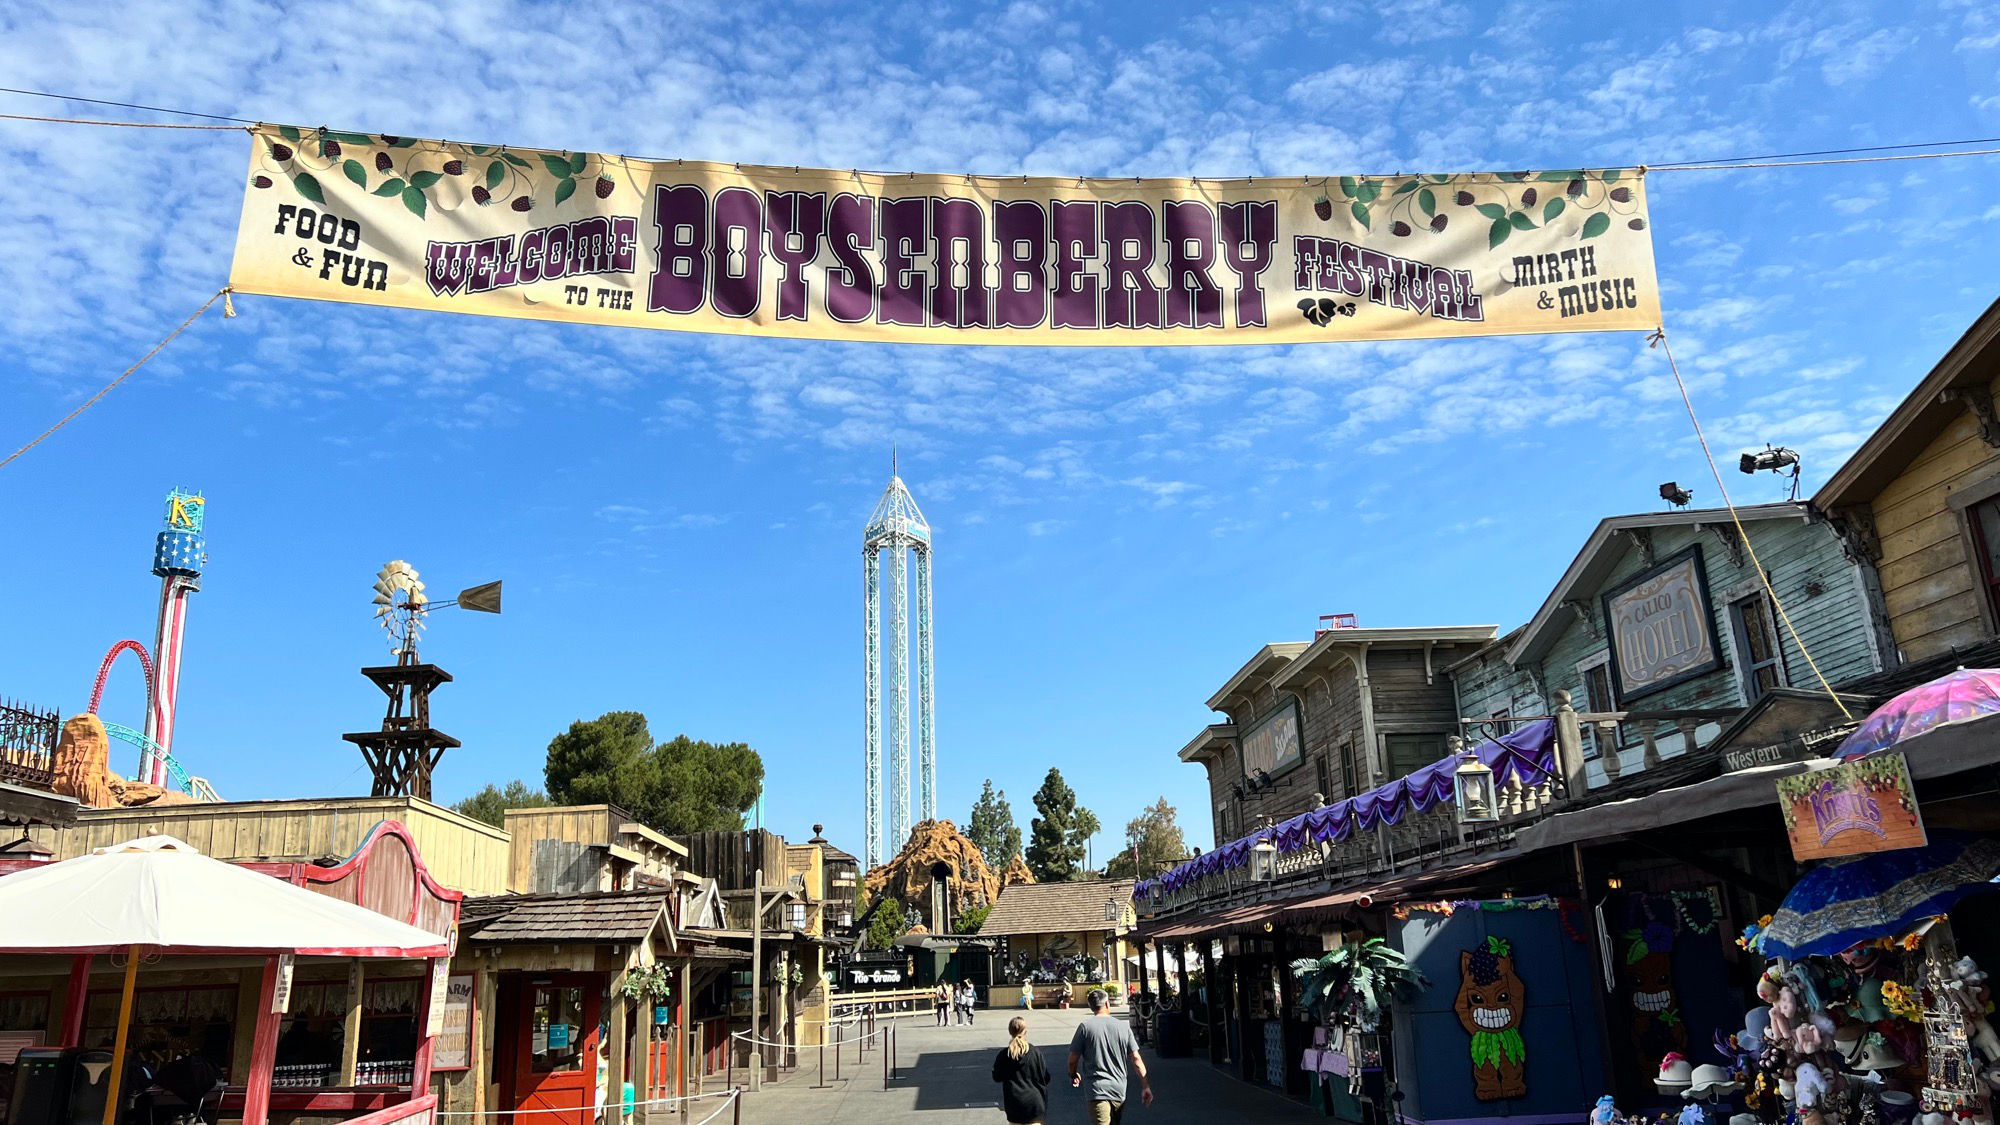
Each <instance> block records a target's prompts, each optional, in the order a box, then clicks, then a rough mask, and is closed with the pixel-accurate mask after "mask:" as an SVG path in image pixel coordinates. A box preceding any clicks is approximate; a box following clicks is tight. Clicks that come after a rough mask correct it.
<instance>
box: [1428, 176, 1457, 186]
mask: <svg viewBox="0 0 2000 1125" xmlns="http://www.w3.org/2000/svg"><path fill="white" fill-rule="evenodd" d="M1424 179H1426V180H1429V181H1430V182H1432V183H1434V184H1448V183H1450V182H1451V177H1450V176H1425V177H1424Z"/></svg>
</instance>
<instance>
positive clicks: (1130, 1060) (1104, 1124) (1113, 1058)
mask: <svg viewBox="0 0 2000 1125" xmlns="http://www.w3.org/2000/svg"><path fill="white" fill-rule="evenodd" d="M1089 1003H1090V1018H1088V1019H1086V1020H1084V1021H1083V1022H1082V1023H1080V1024H1078V1025H1077V1026H1076V1034H1075V1035H1074V1036H1072V1037H1071V1038H1070V1041H1069V1084H1070V1085H1071V1086H1083V1085H1084V1082H1085V1079H1086V1077H1087V1078H1088V1079H1089V1085H1088V1086H1087V1087H1085V1089H1084V1091H1083V1097H1084V1104H1085V1105H1086V1106H1088V1107H1089V1109H1090V1125H1118V1122H1119V1120H1120V1119H1121V1118H1122V1117H1123V1116H1124V1113H1125V1079H1126V1074H1127V1066H1128V1064H1129V1066H1130V1069H1131V1070H1133V1071H1137V1072H1138V1075H1139V1101H1140V1104H1142V1105H1152V1104H1153V1084H1152V1083H1151V1082H1148V1081H1147V1080H1146V1061H1145V1060H1144V1059H1142V1058H1140V1057H1139V1042H1138V1040H1136V1039H1134V1038H1132V1029H1131V1028H1130V1027H1128V1026H1127V1025H1126V1023H1125V1021H1124V1020H1120V1019H1114V1018H1112V1017H1111V1016H1110V1015H1109V1014H1108V1013H1107V1011H1106V1009H1108V1008H1109V1007H1110V1004H1111V1000H1110V997H1108V996H1106V995H1105V994H1104V990H1103V989H1101V988H1093V989H1091V990H1090V996H1089ZM1078 1064H1081V1065H1082V1070H1081V1072H1079V1070H1078Z"/></svg>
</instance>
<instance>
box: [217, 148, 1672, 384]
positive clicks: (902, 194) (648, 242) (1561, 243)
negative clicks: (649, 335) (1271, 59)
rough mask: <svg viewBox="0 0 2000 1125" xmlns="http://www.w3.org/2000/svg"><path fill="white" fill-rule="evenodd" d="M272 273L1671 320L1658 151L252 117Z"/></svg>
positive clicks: (704, 322)
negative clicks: (765, 140)
mask: <svg viewBox="0 0 2000 1125" xmlns="http://www.w3.org/2000/svg"><path fill="white" fill-rule="evenodd" d="M252 133H253V136H252V140H251V153H250V167H249V171H248V173H247V176H246V187H245V191H244V198H243V211H242V218H241V222H240V225H239V227H238V231H237V240H236V254H235V260H234V263H233V265H232V266H231V270H230V284H231V285H232V286H234V287H235V288H236V289H237V290H238V291H241V292H245V293H267V294H272V295H276V296H283V297H305V298H312V299H318V300H332V301H344V302H350V303H356V304H368V305H388V306H395V307H401V308H419V309H448V310H452V311H457V312H469V313H483V314H486V315H490V316H513V317H525V318H529V319H536V320H557V321H574V322H582V323H594V324H612V325H622V326H626V327H641V328H668V329H680V330H686V331H700V332H726V333H737V334H746V335H761V336H783V337H796V338H813V339H831V340H885V341H910V342H924V343H952V344H966V343H1004V344H1040V345H1048V344H1086V345H1100V344H1140V345H1157V344H1216V343H1247V344H1277V343H1318V342H1323V341H1329V340H1383V339H1399V338H1417V337H1444V336H1492V335H1511V334H1521V333H1543V332H1588V331H1606V330H1630V329H1651V328H1654V327H1656V326H1658V324H1659V322H1660V308H1659V305H1660V299H1659V287H1658V283H1657V281H1656V279H1655V277H1654V270H1653V248H1652V234H1651V231H1650V227H1649V222H1650V219H1649V216H1648V214H1647V209H1646V189H1645V183H1644V180H1643V177H1642V176H1641V175H1640V174H1639V173H1637V172H1636V171H1633V170H1630V169H1599V170H1567V171H1544V172H1532V173H1530V172H1505V173H1469V174H1450V175H1395V176H1369V177H1362V176H1333V177H1317V178H1300V177H1290V178H1286V179H1283V180H1250V179H1242V180H1196V179H1153V180H1144V179H1139V180H1106V179H1091V180H1084V179H1068V178H1064V179H1035V178H1029V177H1015V178H996V177H979V176H961V175H942V176H938V175H878V174H872V173H861V172H843V171H834V170H825V169H810V168H808V169H798V168H769V167H752V166H736V165H729V164H704V163H695V162H686V163H683V162H680V161H646V160H636V159H629V158H626V157H619V156H609V155H604V154H598V153H568V152H564V153H556V152H545V151H539V150H533V149H512V148H504V147H494V146H485V145H461V144H452V143H447V142H442V141H428V140H416V139H412V138H407V137H386V136H373V135H369V134H363V133H330V132H322V131H318V130H301V129H298V128H294V127H291V126H258V127H257V128H256V129H254V130H252Z"/></svg>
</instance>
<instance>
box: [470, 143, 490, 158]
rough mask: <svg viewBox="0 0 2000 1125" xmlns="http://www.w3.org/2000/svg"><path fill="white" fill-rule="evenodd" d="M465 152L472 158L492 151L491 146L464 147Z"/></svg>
mask: <svg viewBox="0 0 2000 1125" xmlns="http://www.w3.org/2000/svg"><path fill="white" fill-rule="evenodd" d="M465 151H467V152H469V153H471V154H472V155H474V156H485V155H487V154H488V153H490V152H492V151H493V146H492V145H466V146H465Z"/></svg>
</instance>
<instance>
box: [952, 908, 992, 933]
mask: <svg viewBox="0 0 2000 1125" xmlns="http://www.w3.org/2000/svg"><path fill="white" fill-rule="evenodd" d="M991 913H993V904H992V903H990V902H988V903H982V904H980V905H978V906H974V907H971V908H969V909H967V910H966V912H965V913H963V914H960V915H959V916H958V923H957V924H956V925H954V926H953V927H952V932H953V933H955V934H976V933H978V932H979V927H981V926H984V925H985V924H986V916H987V915H988V914H991Z"/></svg>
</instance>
